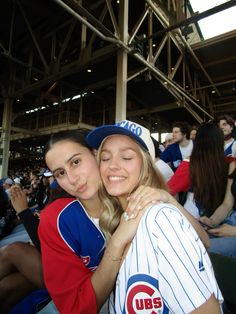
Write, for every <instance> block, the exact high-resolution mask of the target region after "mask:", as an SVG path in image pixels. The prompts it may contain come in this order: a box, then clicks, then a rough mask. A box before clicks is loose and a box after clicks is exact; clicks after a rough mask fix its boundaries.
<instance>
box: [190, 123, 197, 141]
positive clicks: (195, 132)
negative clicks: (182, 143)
mask: <svg viewBox="0 0 236 314" xmlns="http://www.w3.org/2000/svg"><path fill="white" fill-rule="evenodd" d="M196 134H197V127H196V126H192V128H191V131H190V139H191V140H193V141H194V140H195V138H196Z"/></svg>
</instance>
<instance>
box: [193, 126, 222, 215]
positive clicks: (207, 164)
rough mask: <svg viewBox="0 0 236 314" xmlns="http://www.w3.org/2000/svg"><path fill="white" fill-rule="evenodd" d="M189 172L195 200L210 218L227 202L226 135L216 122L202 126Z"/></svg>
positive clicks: (198, 132)
mask: <svg viewBox="0 0 236 314" xmlns="http://www.w3.org/2000/svg"><path fill="white" fill-rule="evenodd" d="M189 169H190V180H191V185H192V189H193V193H194V198H195V201H196V202H198V203H199V204H200V206H201V207H203V208H204V212H203V214H204V215H211V214H212V213H213V212H214V210H215V209H216V208H217V207H218V206H219V205H220V204H221V203H222V201H223V199H224V195H225V190H226V184H227V176H228V165H227V162H226V158H225V155H224V136H223V132H222V131H221V129H220V128H219V126H218V124H217V123H216V122H215V121H211V122H207V123H203V124H201V125H200V126H199V128H198V131H197V135H196V139H195V142H194V147H193V151H192V155H191V157H190V166H189Z"/></svg>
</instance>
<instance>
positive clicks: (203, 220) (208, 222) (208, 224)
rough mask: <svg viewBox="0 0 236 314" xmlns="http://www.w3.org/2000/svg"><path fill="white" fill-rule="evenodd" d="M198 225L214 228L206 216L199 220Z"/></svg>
mask: <svg viewBox="0 0 236 314" xmlns="http://www.w3.org/2000/svg"><path fill="white" fill-rule="evenodd" d="M199 221H200V223H203V224H204V225H206V226H208V227H214V224H213V223H212V220H211V219H210V218H208V217H206V216H203V217H200V218H199Z"/></svg>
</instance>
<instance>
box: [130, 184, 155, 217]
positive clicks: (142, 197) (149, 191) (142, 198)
mask: <svg viewBox="0 0 236 314" xmlns="http://www.w3.org/2000/svg"><path fill="white" fill-rule="evenodd" d="M157 194H158V191H157V189H153V188H150V187H144V186H140V187H139V188H138V189H137V190H136V191H135V192H134V193H133V194H132V195H130V196H129V198H128V201H129V202H128V206H127V208H126V213H127V215H128V216H129V218H130V219H132V218H135V217H136V216H137V215H138V213H139V211H141V210H144V209H145V208H146V207H147V206H150V205H151V204H154V203H157V202H158V197H157Z"/></svg>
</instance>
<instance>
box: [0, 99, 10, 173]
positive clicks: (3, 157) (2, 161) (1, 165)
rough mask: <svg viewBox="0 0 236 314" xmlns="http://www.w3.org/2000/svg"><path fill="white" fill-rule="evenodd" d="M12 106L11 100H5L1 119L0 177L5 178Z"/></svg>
mask: <svg viewBox="0 0 236 314" xmlns="http://www.w3.org/2000/svg"><path fill="white" fill-rule="evenodd" d="M12 104H13V100H12V99H11V98H7V99H5V103H4V110H3V118H2V136H1V144H0V177H1V178H3V177H6V176H7V175H8V160H9V154H10V152H9V149H10V134H11V122H12Z"/></svg>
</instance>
